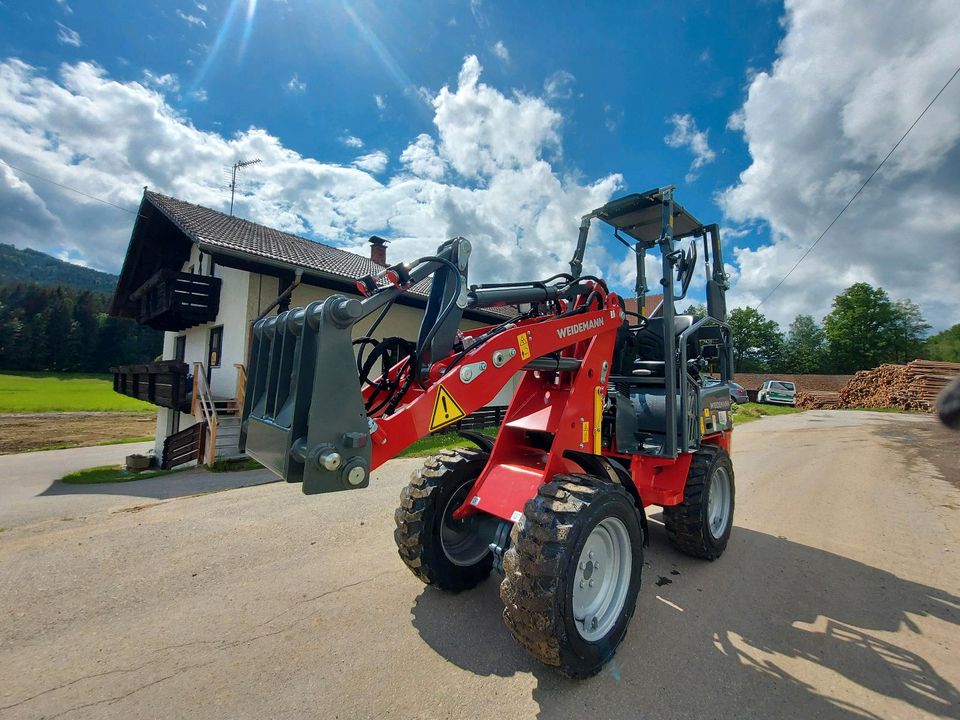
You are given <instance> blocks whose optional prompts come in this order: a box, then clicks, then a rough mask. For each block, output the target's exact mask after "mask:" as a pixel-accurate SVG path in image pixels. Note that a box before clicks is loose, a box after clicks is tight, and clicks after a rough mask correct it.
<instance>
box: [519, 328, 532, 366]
mask: <svg viewBox="0 0 960 720" xmlns="http://www.w3.org/2000/svg"><path fill="white" fill-rule="evenodd" d="M517 346H518V347H519V348H520V358H521V359H523V360H529V359H530V343H529V342H528V341H527V334H526V333H520V334H519V335H517Z"/></svg>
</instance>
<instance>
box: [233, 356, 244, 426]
mask: <svg viewBox="0 0 960 720" xmlns="http://www.w3.org/2000/svg"><path fill="white" fill-rule="evenodd" d="M233 366H234V367H235V368H236V369H237V394H236V395H235V396H234V397H235V398H236V400H237V415H242V414H243V401H244V400H245V399H246V396H247V368H246V366H245V365H244V364H243V363H234V364H233Z"/></svg>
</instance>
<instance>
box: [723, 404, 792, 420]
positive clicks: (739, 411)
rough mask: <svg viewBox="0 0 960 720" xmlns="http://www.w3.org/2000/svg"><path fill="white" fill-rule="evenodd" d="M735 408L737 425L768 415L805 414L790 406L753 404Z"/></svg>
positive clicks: (734, 417) (734, 416)
mask: <svg viewBox="0 0 960 720" xmlns="http://www.w3.org/2000/svg"><path fill="white" fill-rule="evenodd" d="M735 408H736V409H735V410H734V412H733V421H734V422H735V423H745V422H750V421H752V420H759V419H760V418H762V417H764V416H766V415H791V414H793V413H799V412H803V410H802V409H800V408H795V407H791V406H789V405H767V404H762V403H753V402H750V403H743V404H742V405H736V406H735Z"/></svg>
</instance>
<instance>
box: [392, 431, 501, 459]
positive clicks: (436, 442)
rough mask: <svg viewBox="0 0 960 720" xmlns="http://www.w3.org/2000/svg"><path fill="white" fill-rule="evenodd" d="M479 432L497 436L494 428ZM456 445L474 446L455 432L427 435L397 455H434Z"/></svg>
mask: <svg viewBox="0 0 960 720" xmlns="http://www.w3.org/2000/svg"><path fill="white" fill-rule="evenodd" d="M480 432H482V433H483V434H484V435H489V436H490V437H496V436H497V429H496V428H486V429H484V430H481V431H480ZM457 447H476V445H474V444H473V443H472V442H470V441H469V440H467V439H465V438H462V437H460V436H459V435H457V434H456V433H443V434H441V435H428V436H427V437H425V438H422V439H420V440H417V441H416V442H415V443H413V445H411V446H410V447H408V448H407V449H406V450H404V451H403V452H402V453H400V454H399V455H398V456H397V457H426V456H428V455H435V454H436V453H438V452H440V451H441V450H451V449H452V448H457Z"/></svg>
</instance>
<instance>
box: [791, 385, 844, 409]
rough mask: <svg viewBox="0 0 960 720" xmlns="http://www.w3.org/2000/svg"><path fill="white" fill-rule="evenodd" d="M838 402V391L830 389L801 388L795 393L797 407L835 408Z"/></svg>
mask: <svg viewBox="0 0 960 720" xmlns="http://www.w3.org/2000/svg"><path fill="white" fill-rule="evenodd" d="M839 403H840V393H838V392H834V391H832V390H801V391H800V392H798V393H797V403H796V406H797V407H798V408H803V409H805V410H835V409H836V408H837V406H838V405H839Z"/></svg>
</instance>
